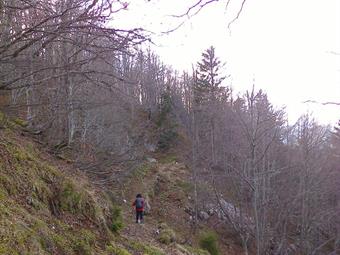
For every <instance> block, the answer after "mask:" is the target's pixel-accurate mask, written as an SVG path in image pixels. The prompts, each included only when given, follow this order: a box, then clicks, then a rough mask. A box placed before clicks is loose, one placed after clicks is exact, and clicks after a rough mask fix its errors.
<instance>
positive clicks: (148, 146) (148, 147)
mask: <svg viewBox="0 0 340 255" xmlns="http://www.w3.org/2000/svg"><path fill="white" fill-rule="evenodd" d="M144 147H145V149H146V150H147V151H148V152H155V151H156V149H157V145H156V144H152V143H144Z"/></svg>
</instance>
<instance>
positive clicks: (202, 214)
mask: <svg viewBox="0 0 340 255" xmlns="http://www.w3.org/2000/svg"><path fill="white" fill-rule="evenodd" d="M198 216H199V217H200V219H201V220H208V219H209V218H210V216H209V214H208V213H207V212H205V211H200V212H199V214H198Z"/></svg>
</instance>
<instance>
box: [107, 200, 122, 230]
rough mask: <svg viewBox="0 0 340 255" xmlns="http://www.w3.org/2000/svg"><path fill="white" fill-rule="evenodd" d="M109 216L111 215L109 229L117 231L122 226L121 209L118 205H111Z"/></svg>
mask: <svg viewBox="0 0 340 255" xmlns="http://www.w3.org/2000/svg"><path fill="white" fill-rule="evenodd" d="M110 216H111V226H110V229H111V231H112V232H114V233H117V232H118V231H119V230H121V229H122V228H123V227H124V224H123V217H122V209H121V208H120V207H118V206H112V207H111V210H110Z"/></svg>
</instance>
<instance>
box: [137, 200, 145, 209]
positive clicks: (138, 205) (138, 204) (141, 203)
mask: <svg viewBox="0 0 340 255" xmlns="http://www.w3.org/2000/svg"><path fill="white" fill-rule="evenodd" d="M143 202H144V200H143V198H141V197H138V198H136V209H142V208H143Z"/></svg>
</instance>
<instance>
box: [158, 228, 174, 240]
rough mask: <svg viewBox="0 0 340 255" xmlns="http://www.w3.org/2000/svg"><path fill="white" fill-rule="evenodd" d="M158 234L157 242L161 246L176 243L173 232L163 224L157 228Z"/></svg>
mask: <svg viewBox="0 0 340 255" xmlns="http://www.w3.org/2000/svg"><path fill="white" fill-rule="evenodd" d="M159 229H160V234H159V238H158V240H159V241H160V242H161V243H163V244H170V243H173V242H175V241H176V234H175V232H174V231H173V230H172V229H171V228H169V227H168V226H167V225H166V224H165V223H161V224H160V226H159Z"/></svg>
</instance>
